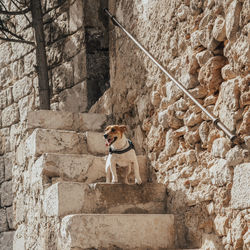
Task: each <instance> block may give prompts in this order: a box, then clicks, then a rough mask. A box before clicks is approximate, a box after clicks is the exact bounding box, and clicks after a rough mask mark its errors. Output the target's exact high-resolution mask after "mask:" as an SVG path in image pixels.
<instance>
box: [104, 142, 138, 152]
mask: <svg viewBox="0 0 250 250" xmlns="http://www.w3.org/2000/svg"><path fill="white" fill-rule="evenodd" d="M128 144H129V146H128V147H127V148H125V149H123V150H113V149H112V148H111V147H110V148H109V153H110V154H123V153H126V152H128V151H129V150H131V149H135V146H134V144H133V142H132V141H130V140H128Z"/></svg>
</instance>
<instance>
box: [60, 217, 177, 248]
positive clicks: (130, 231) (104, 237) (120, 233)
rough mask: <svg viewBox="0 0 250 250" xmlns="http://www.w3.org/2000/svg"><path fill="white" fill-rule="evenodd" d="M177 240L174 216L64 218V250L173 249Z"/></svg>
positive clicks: (62, 243) (62, 233)
mask: <svg viewBox="0 0 250 250" xmlns="http://www.w3.org/2000/svg"><path fill="white" fill-rule="evenodd" d="M86 225H91V227H89V226H86ZM93 235H95V237H93ZM174 238H175V237H174V216H173V215H171V214H164V215H163V214H162V215H159V214H157V215H154V214H147V215H145V214H144V215H142V214H113V215H111V214H98V215H97V214H95V215H91V214H81V215H70V216H66V217H64V218H63V220H62V227H61V249H62V250H66V249H73V248H75V247H79V248H83V249H85V248H86V249H87V248H97V249H98V248H101V247H103V248H111V247H113V246H116V247H117V248H122V249H136V248H141V249H147V248H152V247H154V248H156V249H160V248H173V247H174Z"/></svg>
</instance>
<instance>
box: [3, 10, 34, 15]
mask: <svg viewBox="0 0 250 250" xmlns="http://www.w3.org/2000/svg"><path fill="white" fill-rule="evenodd" d="M29 11H30V8H26V9H25V10H20V11H5V10H1V9H0V14H3V15H10V16H12V15H24V14H26V13H28V12H29Z"/></svg>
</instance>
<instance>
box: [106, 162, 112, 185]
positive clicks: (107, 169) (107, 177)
mask: <svg viewBox="0 0 250 250" xmlns="http://www.w3.org/2000/svg"><path fill="white" fill-rule="evenodd" d="M105 172H106V183H110V182H111V178H110V177H111V171H110V165H106V168H105Z"/></svg>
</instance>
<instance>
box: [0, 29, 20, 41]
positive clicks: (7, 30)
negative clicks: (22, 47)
mask: <svg viewBox="0 0 250 250" xmlns="http://www.w3.org/2000/svg"><path fill="white" fill-rule="evenodd" d="M0 31H4V32H6V33H8V34H10V35H12V36H14V37H16V38H18V39H20V40H24V39H23V38H22V37H21V36H19V35H17V34H15V33H14V32H12V31H10V30H9V29H6V28H4V27H1V28H0Z"/></svg>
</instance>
